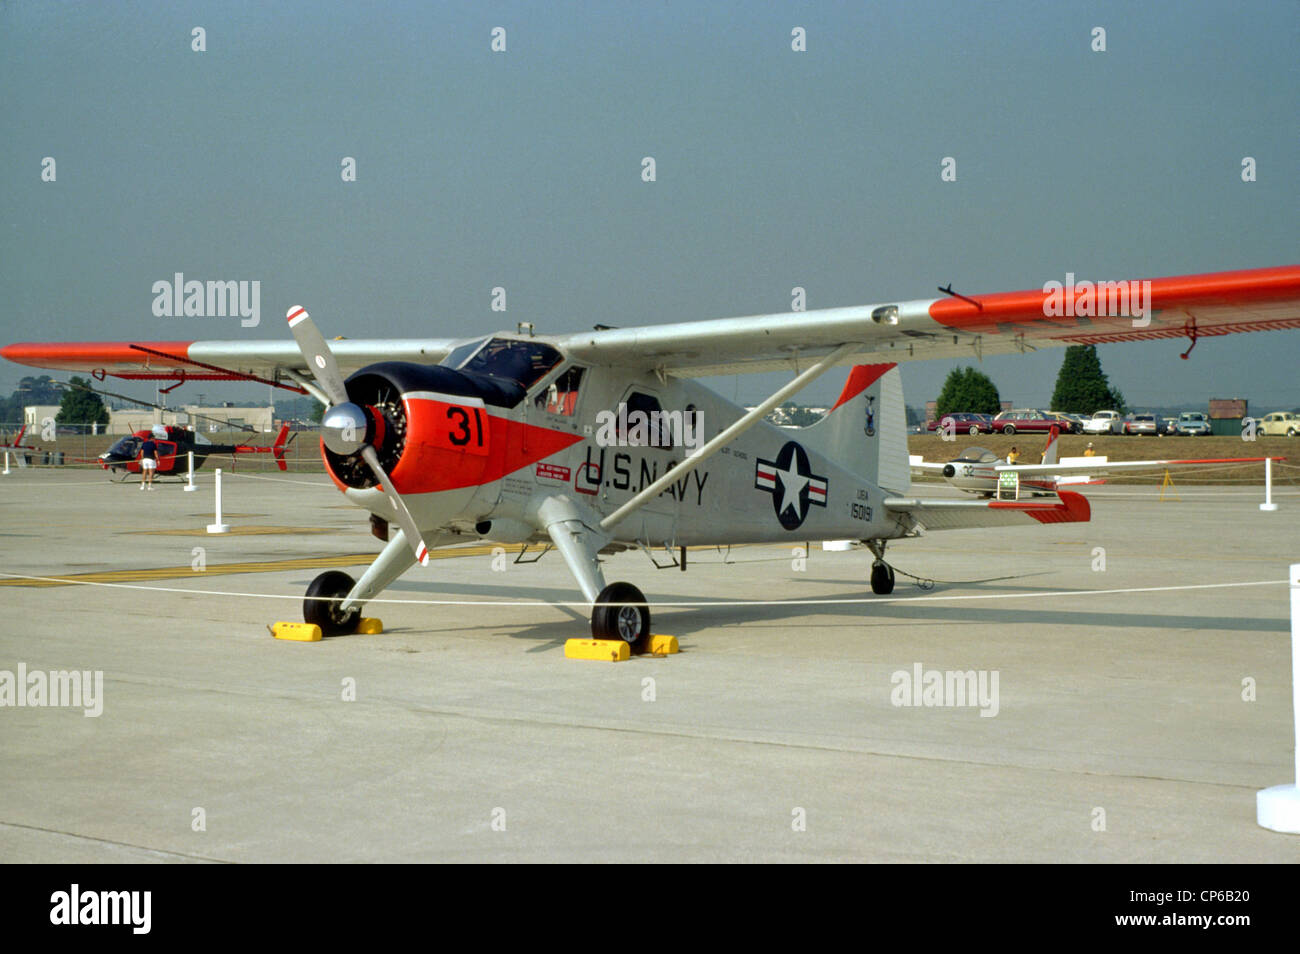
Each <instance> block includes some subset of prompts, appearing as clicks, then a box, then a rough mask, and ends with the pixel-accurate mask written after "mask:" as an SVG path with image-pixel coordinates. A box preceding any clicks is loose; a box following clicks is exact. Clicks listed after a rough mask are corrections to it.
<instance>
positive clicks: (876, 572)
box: [867, 540, 894, 596]
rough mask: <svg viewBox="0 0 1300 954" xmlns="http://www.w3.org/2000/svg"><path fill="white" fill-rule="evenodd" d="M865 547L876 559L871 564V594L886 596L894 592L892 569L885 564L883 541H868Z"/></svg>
mask: <svg viewBox="0 0 1300 954" xmlns="http://www.w3.org/2000/svg"><path fill="white" fill-rule="evenodd" d="M867 547H868V548H869V549H870V550H871V552H872V554H873V555H874V556H875V558H876V561H875V562H874V563H872V564H871V592H872V593H875V594H876V595H877V596H887V595H888V594H890V593H892V592H894V568H893V567H892V566H890V565H889V564H888V563H886V562H885V541H884V540H868V541H867Z"/></svg>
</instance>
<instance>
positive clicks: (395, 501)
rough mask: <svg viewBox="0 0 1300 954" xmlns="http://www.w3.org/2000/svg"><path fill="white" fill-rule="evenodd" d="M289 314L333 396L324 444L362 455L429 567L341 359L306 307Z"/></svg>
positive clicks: (311, 365)
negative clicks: (352, 396)
mask: <svg viewBox="0 0 1300 954" xmlns="http://www.w3.org/2000/svg"><path fill="white" fill-rule="evenodd" d="M286 317H287V318H288V319H289V330H290V331H292V332H293V337H294V340H295V341H297V342H298V350H299V351H301V352H302V356H303V358H305V359H306V361H307V367H308V368H310V369H311V373H312V375H313V376H314V377H315V378H316V381H317V383H318V384H320V387H321V390H322V391H324V392H325V396H326V397H328V398H329V399H330V403H329V404H327V405H326V407H325V414H324V415H323V417H322V418H321V438H322V439H323V440H324V441H325V446H326V447H328V448H329V449H330V450H332V451H333V452H334V453H336V454H341V455H344V456H350V455H352V454H356V453H360V454H361V459H362V460H364V461H365V462H366V466H368V467H369V468H370V472H371V473H372V474H374V475H375V479H376V480H377V481H379V483H380V485H381V486H382V487H383V489H384V493H385V494H386V495H387V496H388V502H389V503H391V504H392V505H393V509H394V510H395V511H397V522H398V524H399V525H400V526H401V528H402V535H403V536H405V537H406V542H407V543H409V544H410V545H411V550H412V551H414V553H415V559H416V562H418V563H419V564H420V566H428V564H429V550H428V548H427V547H426V546H425V545H424V538H423V537H422V536H421V535H420V528H419V527H417V526H416V525H415V518H414V517H412V516H411V511H410V510H408V509H407V506H406V503H405V501H403V500H402V497H401V495H400V494H399V493H398V492H397V488H395V487H394V486H393V481H392V479H391V478H389V476H388V474H387V473H385V472H384V466H383V464H381V463H380V462H379V454H378V453H376V451H375V448H374V446H373V445H372V444H369V443H367V442H366V438H367V436H369V434H368V431H369V429H370V420H369V418H368V417H367V415H366V411H365V408H363V407H361V406H360V405H358V404H354V403H353V402H352V401H351V400H349V398H348V391H347V388H346V387H344V385H343V375H341V374H340V373H339V366H338V362H337V361H335V360H334V353H333V352H332V351H330V346H329V345H328V344H327V343H326V341H325V336H324V335H322V334H321V333H320V329H318V328H317V327H316V323H315V322H314V321H312V320H311V315H309V314H307V309H305V308H303V307H302V306H301V305H294V306H293V307H292V308H290V309H289V314H288V315H287V316H286Z"/></svg>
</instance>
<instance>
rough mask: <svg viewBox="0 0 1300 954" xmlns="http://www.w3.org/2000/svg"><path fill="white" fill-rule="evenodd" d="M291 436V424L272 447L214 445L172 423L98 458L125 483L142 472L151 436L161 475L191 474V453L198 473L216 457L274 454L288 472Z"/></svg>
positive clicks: (141, 433) (130, 439) (141, 432)
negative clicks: (145, 446)
mask: <svg viewBox="0 0 1300 954" xmlns="http://www.w3.org/2000/svg"><path fill="white" fill-rule="evenodd" d="M288 436H289V425H288V424H283V425H281V427H280V433H279V434H277V435H276V438H275V443H274V444H272V445H270V446H269V447H263V446H260V445H257V444H214V443H212V442H211V441H210V440H208V439H207V438H206V437H204V436H203V435H202V434H199V433H197V432H195V431H191V430H187V429H186V428H183V427H173V426H172V425H170V424H155V425H154V426H153V427H152V428H147V427H146V428H143V429H141V430H138V431H136V432H135V433H134V434H129V435H128V436H126V437H123V438H122V439H121V440H118V441H114V442H113V445H112V446H111V447H109V449H108V450H106V451H105V452H104V453H102V454H100V455H99V464H100V466H101V467H103V468H104V469H105V470H109V471H112V472H113V473H115V474H118V473H120V474H122V479H123V480H125V479H126V478H127V477H128V476H130V475H131V474H138V473H140V445H141V444H143V443H144V442H145V440H147V439H148V438H150V437H152V438H153V441H154V444H155V445H157V452H158V469H157V470H156V471H155V473H156V474H157V475H158V476H162V475H163V474H186V473H188V472H189V452H190V451H193V452H194V469H195V470H198V469H199V468H200V467H202V466H203V462H204V461H205V460H207V459H208V457H210V456H211V455H213V454H273V455H275V463H276V466H278V467H279V468H280V470H287V469H288V465H287V464H285V462H284V449H285V438H286V437H288Z"/></svg>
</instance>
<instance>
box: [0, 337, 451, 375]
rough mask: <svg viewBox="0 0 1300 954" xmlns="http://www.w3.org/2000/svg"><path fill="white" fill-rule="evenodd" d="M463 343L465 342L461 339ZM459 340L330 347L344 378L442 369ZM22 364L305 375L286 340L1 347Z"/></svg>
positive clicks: (112, 371) (105, 370)
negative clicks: (374, 370) (404, 364)
mask: <svg viewBox="0 0 1300 954" xmlns="http://www.w3.org/2000/svg"><path fill="white" fill-rule="evenodd" d="M462 340H463V339H462ZM457 343H458V341H456V340H454V339H450V338H365V339H355V340H346V339H345V340H341V341H332V342H330V350H331V351H332V352H333V353H334V357H335V359H336V360H337V361H338V364H339V369H340V370H341V371H343V372H344V373H348V372H351V371H356V370H357V369H358V368H363V367H365V366H366V365H368V364H374V363H375V362H377V361H410V362H413V363H416V364H437V363H438V362H439V361H441V360H442V359H443V358H444V357H446V356H447V354H449V353H450V352H451V350H452V348H454V347H455V346H456V344H457ZM0 357H5V358H8V359H9V360H10V361H13V362H15V363H17V364H27V365H31V366H32V367H35V368H50V369H53V370H57V371H89V372H91V373H93V374H95V376H96V377H101V378H102V377H103V376H104V375H109V376H112V377H117V378H125V379H134V380H145V381H168V380H182V379H183V380H187V381H226V380H241V379H246V378H249V377H259V378H275V377H276V375H277V374H278V373H282V372H289V371H292V372H295V373H297V374H305V373H306V372H307V363H306V361H305V360H304V359H303V356H302V352H300V351H299V350H298V345H297V343H296V342H295V341H294V340H293V339H292V338H289V339H286V340H284V341H273V340H267V341H132V342H123V341H77V342H66V343H56V342H50V343H46V342H35V343H33V342H24V343H21V344H11V345H7V346H6V347H3V348H0Z"/></svg>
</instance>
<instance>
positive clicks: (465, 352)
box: [438, 338, 487, 368]
mask: <svg viewBox="0 0 1300 954" xmlns="http://www.w3.org/2000/svg"><path fill="white" fill-rule="evenodd" d="M485 341H487V339H486V338H478V339H475V340H474V341H471V342H470V343H469V344H463V345H460V346H459V347H456V348H452V349H451V353H450V354H448V355H447V357H445V358H443V359H442V360H441V361H439V362H438V363H439V364H442V365H445V366H446V367H448V368H459V367H460V366H461V365H462V364H464V363H465V359H466V358H468V357H469V356H470V355H472V354H473V353H474V352H475V351H477V350H478V349H479V348H481V347H482V346H483V342H485Z"/></svg>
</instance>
